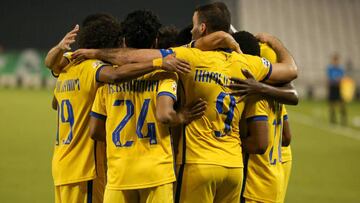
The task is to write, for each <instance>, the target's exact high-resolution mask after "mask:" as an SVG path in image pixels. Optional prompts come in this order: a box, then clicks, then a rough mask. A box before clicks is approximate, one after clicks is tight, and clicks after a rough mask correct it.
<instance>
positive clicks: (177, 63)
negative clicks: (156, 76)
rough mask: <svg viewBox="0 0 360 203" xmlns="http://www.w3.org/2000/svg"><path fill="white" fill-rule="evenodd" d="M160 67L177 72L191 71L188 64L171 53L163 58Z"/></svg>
mask: <svg viewBox="0 0 360 203" xmlns="http://www.w3.org/2000/svg"><path fill="white" fill-rule="evenodd" d="M161 68H162V69H164V70H166V71H171V72H176V73H179V74H186V73H189V72H190V71H191V68H190V64H189V63H188V62H186V61H184V60H182V59H177V58H175V57H174V56H172V55H168V56H166V57H165V58H163V64H162V66H161Z"/></svg>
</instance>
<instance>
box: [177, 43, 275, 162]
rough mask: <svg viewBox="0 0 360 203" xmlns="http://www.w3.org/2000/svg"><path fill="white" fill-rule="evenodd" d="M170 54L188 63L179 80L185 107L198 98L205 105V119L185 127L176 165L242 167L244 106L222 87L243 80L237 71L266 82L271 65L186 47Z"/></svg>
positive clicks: (224, 53)
mask: <svg viewBox="0 0 360 203" xmlns="http://www.w3.org/2000/svg"><path fill="white" fill-rule="evenodd" d="M172 50H173V51H174V52H175V54H176V57H177V58H180V59H184V60H186V61H188V62H189V63H190V66H191V69H192V70H191V72H190V73H188V74H185V75H182V76H181V77H180V85H181V86H182V87H181V88H182V89H183V90H184V95H185V96H184V97H185V103H186V104H189V103H192V102H193V101H195V100H197V99H198V98H202V99H203V100H205V101H207V109H206V111H205V115H204V116H202V117H201V118H200V119H198V120H194V121H193V122H191V123H190V124H188V125H187V126H186V127H185V130H184V134H183V136H181V139H180V143H179V152H180V153H178V156H177V164H181V163H196V164H215V165H220V166H226V167H243V160H242V152H241V141H240V138H239V126H238V124H239V121H240V117H241V114H242V111H243V108H244V102H237V98H235V97H234V96H232V95H230V94H228V92H230V90H229V89H228V88H225V87H224V86H223V84H229V83H230V80H229V78H230V77H238V78H242V79H244V78H245V77H244V76H243V74H242V72H241V69H247V70H249V71H250V72H251V73H252V74H253V75H254V76H255V78H256V79H257V80H264V79H265V80H266V79H267V78H268V77H269V76H270V74H271V64H270V63H269V62H268V61H267V60H266V59H263V58H259V57H255V56H251V55H244V54H238V53H236V52H232V53H228V52H225V51H206V52H204V51H200V50H199V49H196V48H186V47H178V48H173V49H172Z"/></svg>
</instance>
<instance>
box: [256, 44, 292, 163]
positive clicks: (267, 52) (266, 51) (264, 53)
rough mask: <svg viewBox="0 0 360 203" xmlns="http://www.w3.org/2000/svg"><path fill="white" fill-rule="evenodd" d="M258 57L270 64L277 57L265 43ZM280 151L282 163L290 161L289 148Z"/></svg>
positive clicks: (275, 60) (285, 118)
mask: <svg viewBox="0 0 360 203" xmlns="http://www.w3.org/2000/svg"><path fill="white" fill-rule="evenodd" d="M260 56H261V57H264V58H266V59H267V60H269V61H270V62H271V63H276V62H277V56H276V53H275V51H274V50H273V49H272V48H271V47H270V46H269V45H267V44H265V43H260ZM283 108H284V114H285V117H284V120H287V117H288V116H287V112H286V109H285V106H284V105H283ZM281 151H282V161H283V162H286V161H291V159H292V157H291V147H290V146H288V147H282V148H281Z"/></svg>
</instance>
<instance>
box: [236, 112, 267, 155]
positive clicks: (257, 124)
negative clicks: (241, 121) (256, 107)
mask: <svg viewBox="0 0 360 203" xmlns="http://www.w3.org/2000/svg"><path fill="white" fill-rule="evenodd" d="M256 118H257V119H258V120H257V119H256ZM260 118H263V117H253V118H248V119H247V125H246V126H247V132H248V134H247V137H245V138H243V140H242V142H243V144H242V146H243V148H244V149H245V151H246V152H247V153H249V154H264V153H265V152H266V149H267V146H268V121H267V119H266V120H265V119H260Z"/></svg>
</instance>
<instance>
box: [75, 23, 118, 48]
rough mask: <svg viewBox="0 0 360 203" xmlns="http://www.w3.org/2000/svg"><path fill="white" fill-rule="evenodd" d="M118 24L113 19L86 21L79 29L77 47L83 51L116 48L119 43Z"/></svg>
mask: <svg viewBox="0 0 360 203" xmlns="http://www.w3.org/2000/svg"><path fill="white" fill-rule="evenodd" d="M120 30H121V29H120V23H119V22H118V21H117V20H116V19H115V18H111V19H101V20H99V19H97V20H91V21H88V22H87V24H86V26H84V27H83V28H81V29H80V33H79V35H78V47H79V48H84V49H99V48H117V47H119V44H120V43H119V41H120Z"/></svg>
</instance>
